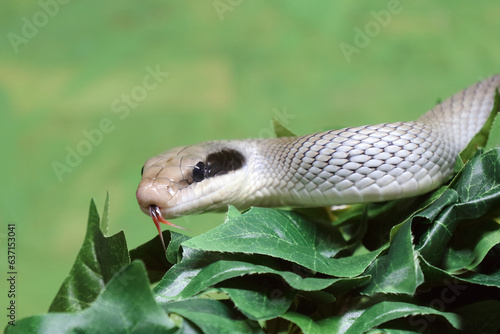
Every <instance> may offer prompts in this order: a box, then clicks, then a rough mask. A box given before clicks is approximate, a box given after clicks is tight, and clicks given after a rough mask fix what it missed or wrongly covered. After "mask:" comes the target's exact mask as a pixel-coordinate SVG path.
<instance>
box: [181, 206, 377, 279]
mask: <svg viewBox="0 0 500 334" xmlns="http://www.w3.org/2000/svg"><path fill="white" fill-rule="evenodd" d="M183 245H184V246H185V247H189V248H192V249H198V250H204V251H214V252H240V253H245V254H262V255H268V256H272V257H276V258H281V259H284V260H287V261H291V262H294V263H297V264H299V265H301V266H303V267H305V268H308V269H311V270H314V271H318V272H321V273H324V274H328V275H332V276H337V277H355V276H358V275H360V274H361V273H362V272H363V271H364V270H365V269H366V268H367V267H368V266H369V265H370V263H371V262H372V261H373V260H374V259H375V258H376V257H377V256H378V254H380V252H382V251H383V248H381V249H379V250H376V251H373V252H370V253H367V254H363V255H358V256H351V257H346V258H338V259H336V258H329V257H325V256H324V255H322V253H323V252H324V253H327V252H331V249H329V248H328V247H329V246H331V245H332V243H331V242H330V240H329V238H328V235H325V234H322V233H319V231H318V229H317V227H316V226H314V225H313V224H311V223H310V222H308V221H306V220H305V219H304V218H303V217H301V216H300V215H298V214H296V213H293V212H289V211H283V210H274V209H267V208H252V209H250V210H249V211H247V212H245V213H244V214H242V215H240V216H237V217H235V218H233V219H228V220H226V222H225V223H224V224H222V225H219V226H218V227H216V228H214V229H212V230H210V231H208V232H206V233H204V234H202V235H199V236H197V237H194V238H192V239H189V240H187V241H185V242H184V243H183Z"/></svg>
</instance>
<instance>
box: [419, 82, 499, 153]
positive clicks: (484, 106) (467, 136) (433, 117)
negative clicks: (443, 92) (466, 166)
mask: <svg viewBox="0 0 500 334" xmlns="http://www.w3.org/2000/svg"><path fill="white" fill-rule="evenodd" d="M499 88H500V75H496V76H493V77H490V78H488V79H486V80H483V81H481V82H479V83H477V84H476V85H473V86H471V87H469V88H467V89H465V90H463V91H461V92H460V93H457V94H455V95H453V96H452V97H450V98H449V99H447V100H445V101H443V102H442V103H440V104H438V105H436V106H435V107H434V108H433V109H431V110H429V111H428V112H427V113H425V114H424V115H423V116H422V117H420V118H419V120H418V121H420V122H423V123H426V124H429V125H430V126H432V127H433V128H434V129H436V130H437V131H438V132H439V133H440V134H442V136H443V137H444V139H445V140H446V141H447V142H449V145H450V146H451V147H452V148H453V150H454V151H455V152H456V153H457V154H458V153H459V152H460V151H462V150H463V149H464V148H465V147H466V146H467V144H468V143H469V142H470V140H471V139H472V137H474V136H475V135H476V133H478V132H479V130H481V128H482V127H483V125H484V123H485V122H486V120H487V119H488V116H489V115H490V113H491V111H492V109H493V104H494V96H495V90H496V89H499Z"/></svg>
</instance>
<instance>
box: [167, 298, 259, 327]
mask: <svg viewBox="0 0 500 334" xmlns="http://www.w3.org/2000/svg"><path fill="white" fill-rule="evenodd" d="M162 307H163V309H164V310H165V311H166V312H168V313H175V314H179V315H180V316H182V317H183V318H185V319H188V320H189V321H191V322H193V323H194V324H196V326H197V327H199V328H200V329H201V331H202V332H203V333H205V334H224V333H227V334H233V333H235V334H236V333H242V334H246V333H248V334H251V333H263V331H262V330H261V329H260V328H259V326H258V324H257V323H256V322H253V321H249V320H238V318H239V314H237V313H236V312H234V311H233V310H232V309H230V308H229V307H227V306H226V305H225V304H224V303H222V302H220V301H217V300H210V299H201V298H195V299H187V300H183V301H178V302H171V303H167V304H162Z"/></svg>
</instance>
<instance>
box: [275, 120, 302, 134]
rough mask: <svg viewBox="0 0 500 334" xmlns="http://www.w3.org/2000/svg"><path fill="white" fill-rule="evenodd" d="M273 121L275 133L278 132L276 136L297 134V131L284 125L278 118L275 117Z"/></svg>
mask: <svg viewBox="0 0 500 334" xmlns="http://www.w3.org/2000/svg"><path fill="white" fill-rule="evenodd" d="M272 121H273V128H274V133H275V134H276V137H295V136H296V134H295V133H293V132H292V131H291V130H289V129H288V128H287V127H286V126H284V125H283V123H281V122H280V121H279V120H278V119H276V118H274V117H273V119H272Z"/></svg>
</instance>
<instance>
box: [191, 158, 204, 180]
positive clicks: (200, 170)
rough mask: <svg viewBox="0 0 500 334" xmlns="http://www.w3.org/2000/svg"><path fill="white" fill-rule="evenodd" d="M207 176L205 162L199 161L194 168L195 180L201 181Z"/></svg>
mask: <svg viewBox="0 0 500 334" xmlns="http://www.w3.org/2000/svg"><path fill="white" fill-rule="evenodd" d="M204 178H205V164H204V163H203V162H201V161H200V162H198V163H197V164H196V165H195V166H194V168H193V180H194V181H195V182H201V181H203V179H204Z"/></svg>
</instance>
